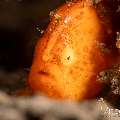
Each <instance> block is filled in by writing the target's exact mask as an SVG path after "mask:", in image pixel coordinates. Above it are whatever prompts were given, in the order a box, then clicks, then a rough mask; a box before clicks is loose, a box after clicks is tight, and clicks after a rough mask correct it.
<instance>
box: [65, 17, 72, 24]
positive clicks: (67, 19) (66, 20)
mask: <svg viewBox="0 0 120 120" xmlns="http://www.w3.org/2000/svg"><path fill="white" fill-rule="evenodd" d="M70 20H71V17H70V16H66V17H65V19H64V23H65V24H67V23H68V22H69V21H70Z"/></svg>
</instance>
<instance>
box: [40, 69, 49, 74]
mask: <svg viewBox="0 0 120 120" xmlns="http://www.w3.org/2000/svg"><path fill="white" fill-rule="evenodd" d="M38 74H42V75H49V73H48V72H45V71H42V70H41V71H38Z"/></svg>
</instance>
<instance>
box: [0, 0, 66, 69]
mask: <svg viewBox="0 0 120 120" xmlns="http://www.w3.org/2000/svg"><path fill="white" fill-rule="evenodd" d="M63 2H65V1H64V0H0V67H2V68H4V69H6V70H15V69H18V68H29V67H30V66H31V62H32V58H33V51H34V46H35V44H36V41H37V40H38V38H39V37H40V36H41V30H43V29H45V28H46V26H47V24H48V23H49V13H50V11H51V10H54V9H56V8H57V7H58V6H59V5H60V4H62V3H63Z"/></svg>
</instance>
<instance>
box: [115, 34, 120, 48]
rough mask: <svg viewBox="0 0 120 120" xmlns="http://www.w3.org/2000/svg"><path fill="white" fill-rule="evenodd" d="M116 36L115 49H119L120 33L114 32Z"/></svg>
mask: <svg viewBox="0 0 120 120" xmlns="http://www.w3.org/2000/svg"><path fill="white" fill-rule="evenodd" d="M116 34H117V37H116V40H117V42H116V47H117V48H120V32H116Z"/></svg>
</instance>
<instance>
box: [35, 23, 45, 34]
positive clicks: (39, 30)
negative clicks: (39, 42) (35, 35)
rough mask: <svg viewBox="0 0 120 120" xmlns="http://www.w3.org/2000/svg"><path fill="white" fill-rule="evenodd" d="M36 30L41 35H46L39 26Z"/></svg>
mask: <svg viewBox="0 0 120 120" xmlns="http://www.w3.org/2000/svg"><path fill="white" fill-rule="evenodd" d="M36 30H37V32H40V33H41V34H43V33H44V30H43V29H41V28H40V27H39V26H38V25H37V26H36Z"/></svg>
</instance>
